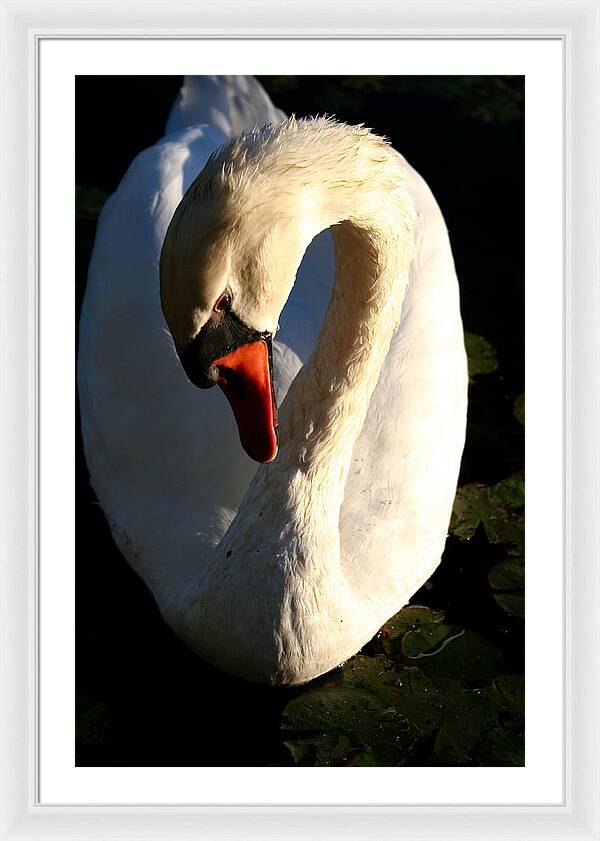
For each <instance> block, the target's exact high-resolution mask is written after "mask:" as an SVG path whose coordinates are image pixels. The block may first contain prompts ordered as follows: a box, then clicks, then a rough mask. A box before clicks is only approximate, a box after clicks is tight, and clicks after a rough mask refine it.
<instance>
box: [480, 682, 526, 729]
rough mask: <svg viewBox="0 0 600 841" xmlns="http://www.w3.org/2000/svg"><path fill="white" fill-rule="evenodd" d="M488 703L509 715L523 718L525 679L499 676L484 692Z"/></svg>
mask: <svg viewBox="0 0 600 841" xmlns="http://www.w3.org/2000/svg"><path fill="white" fill-rule="evenodd" d="M485 692H486V695H487V697H488V699H489V700H490V702H491V703H492V704H493V705H494V706H496V707H498V708H499V709H501V710H503V711H505V712H507V713H509V714H510V715H512V716H514V717H516V718H518V719H523V718H524V716H525V679H524V677H523V675H499V676H498V677H497V678H495V679H494V680H493V681H492V683H491V685H490V686H489V687H487V688H486V690H485Z"/></svg>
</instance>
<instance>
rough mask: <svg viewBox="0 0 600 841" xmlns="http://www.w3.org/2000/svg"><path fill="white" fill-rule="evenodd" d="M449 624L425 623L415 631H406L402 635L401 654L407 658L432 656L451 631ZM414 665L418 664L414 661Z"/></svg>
mask: <svg viewBox="0 0 600 841" xmlns="http://www.w3.org/2000/svg"><path fill="white" fill-rule="evenodd" d="M453 631H455V629H454V628H452V627H451V626H450V625H443V624H438V625H426V626H425V627H423V628H421V629H419V630H416V631H407V633H406V634H405V635H404V636H403V637H402V649H401V650H402V654H403V655H404V656H405V657H406V658H408V659H409V660H419V659H421V658H422V657H433V656H434V655H435V653H436V652H437V651H439V650H440V643H442V642H443V641H444V640H445V639H446V638H447V637H449V636H450V635H451V634H452V632H453ZM414 665H416V666H417V665H419V664H418V663H415V664H414Z"/></svg>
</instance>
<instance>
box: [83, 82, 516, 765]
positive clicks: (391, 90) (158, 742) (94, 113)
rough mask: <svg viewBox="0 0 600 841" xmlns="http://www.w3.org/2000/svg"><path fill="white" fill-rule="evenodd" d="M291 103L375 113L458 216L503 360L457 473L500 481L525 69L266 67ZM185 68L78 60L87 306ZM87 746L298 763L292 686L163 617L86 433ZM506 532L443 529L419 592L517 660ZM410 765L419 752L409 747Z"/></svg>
mask: <svg viewBox="0 0 600 841" xmlns="http://www.w3.org/2000/svg"><path fill="white" fill-rule="evenodd" d="M259 78H260V81H261V82H262V83H263V85H264V86H265V88H266V89H267V91H268V93H269V94H270V95H271V98H272V99H273V101H274V103H275V105H277V106H278V107H280V108H282V109H283V110H284V111H286V112H288V113H295V114H296V115H297V116H305V115H310V114H317V113H319V114H323V113H328V114H332V115H335V116H336V117H338V118H339V119H341V120H344V121H346V122H364V123H365V124H367V125H368V126H370V127H372V128H373V129H375V130H376V131H377V132H378V133H381V134H384V135H386V136H387V137H389V138H390V140H391V141H392V144H393V145H394V146H395V147H396V148H397V149H398V150H399V151H400V152H402V154H403V155H404V156H405V157H406V158H407V160H408V161H409V162H410V163H411V164H412V165H413V166H414V167H415V169H417V170H418V171H419V172H420V174H421V175H422V176H423V177H424V178H425V180H426V181H427V182H428V184H429V186H430V187H431V189H432V191H433V193H434V195H435V196H436V198H437V201H438V203H439V205H440V207H441V209H442V212H443V214H444V217H445V219H446V223H447V225H448V228H449V232H450V238H451V242H452V247H453V252H454V257H455V261H456V267H457V273H458V277H459V280H460V286H461V307H462V314H463V321H464V324H465V329H466V330H468V331H471V332H474V333H476V334H479V335H481V336H484V337H485V338H486V339H487V340H489V341H490V342H491V344H492V345H493V346H494V347H495V348H496V351H497V353H498V357H499V360H500V367H499V369H498V371H497V372H495V374H494V375H493V376H489V377H486V378H485V379H483V380H481V381H478V383H477V387H476V388H473V389H472V390H471V394H470V408H469V426H468V435H467V446H466V448H465V455H464V458H463V464H462V469H461V476H460V484H461V485H462V484H465V483H467V482H474V481H477V482H483V483H493V482H496V481H499V480H500V479H503V478H504V477H506V476H507V475H509V474H511V473H514V472H515V471H519V470H521V469H522V468H523V463H524V453H523V447H524V435H523V427H522V426H521V425H520V424H519V423H518V422H517V421H516V420H515V418H514V417H513V413H512V403H513V400H514V398H515V397H517V396H518V395H519V394H521V393H522V392H523V390H524V364H523V355H524V277H523V271H524V79H523V77H507V76H502V77H492V76H486V77H482V76H467V77H461V76H452V77H447V76H431V77H423V76H420V77H410V76H397V77H376V76H375V77H322V76H302V77H290V76H287V77H286V76H272V77H259ZM181 82H182V77H180V76H166V77H165V76H161V77H136V76H127V77H121V76H101V77H93V76H88V77H78V79H77V84H76V109H77V110H76V150H77V151H76V185H77V192H76V196H77V202H76V205H77V218H76V243H77V245H76V249H77V252H76V277H77V307H78V309H79V306H80V304H81V299H82V295H83V292H84V289H85V279H86V274H87V265H88V262H89V257H90V253H91V248H92V245H93V240H94V234H95V225H96V219H97V215H98V212H99V210H100V208H101V206H102V203H103V201H104V200H105V198H106V196H107V195H109V194H110V193H111V192H112V191H113V190H114V189H115V188H116V186H117V185H118V183H119V181H120V179H121V177H122V176H123V174H124V172H125V171H126V169H127V167H128V165H129V163H130V162H131V160H132V159H133V157H134V156H135V155H136V154H137V153H138V152H139V151H141V150H142V149H144V148H146V147H147V146H150V145H152V144H153V143H155V142H156V141H157V140H158V139H159V138H160V137H161V136H162V134H163V131H164V126H165V123H166V119H167V116H168V113H169V109H170V107H171V105H172V103H173V101H174V99H175V96H176V94H177V91H178V90H179V87H180V85H181ZM76 524H77V531H76V547H77V548H76V607H77V628H76V640H77V650H76V662H77V763H78V764H80V765H167V766H168V765H258V766H262V765H291V764H293V763H292V759H291V756H290V754H289V751H288V750H287V748H286V747H285V746H284V745H283V743H282V737H281V734H280V724H281V711H282V709H283V707H284V706H285V704H286V703H287V702H288V701H289V700H290V698H292V697H293V696H294V693H295V692H298V691H299V690H270V689H262V688H259V687H255V686H251V685H248V684H245V683H243V682H242V681H239V680H236V679H234V678H229V677H227V676H224V675H222V674H220V673H219V672H217V671H216V670H214V669H213V668H211V667H209V666H207V665H206V664H204V663H202V662H201V661H200V660H199V659H198V658H197V657H195V656H194V655H192V654H191V653H190V652H189V651H188V650H187V649H186V648H185V647H184V646H183V644H181V643H180V642H179V641H178V640H177V639H176V638H175V637H174V635H173V634H172V633H171V632H170V631H169V629H168V628H167V627H166V626H165V625H164V624H163V622H162V620H161V619H160V617H159V614H158V611H157V609H156V607H155V605H154V602H153V600H152V597H151V596H150V594H149V592H148V591H147V590H146V588H145V586H144V585H143V584H142V583H141V581H140V580H139V579H138V578H137V577H136V576H135V574H134V573H133V572H132V571H131V570H130V569H129V568H128V567H127V565H126V563H125V561H124V560H123V559H122V558H121V556H120V555H119V553H118V551H117V550H116V548H115V547H114V544H113V543H112V539H111V537H110V533H109V531H108V528H107V526H106V524H105V522H104V518H103V516H102V513H101V511H100V509H99V507H98V505H97V503H96V502H95V500H94V497H93V493H92V492H91V490H90V488H89V485H88V479H87V470H86V466H85V461H84V459H83V455H82V449H81V442H80V440H79V439H78V441H77V512H76ZM495 551H496V550H495V548H494V547H492V546H490V545H488V544H487V542H486V541H485V539H484V538H483V536H482V535H481V534H480V533H477V534H476V535H475V537H474V538H473V540H472V541H470V543H469V544H468V545H466V544H461V545H460V546H459V545H458V542H457V541H455V540H453V538H450V539H449V543H448V547H447V551H446V553H445V556H444V560H443V562H442V564H441V566H440V568H439V569H438V570H437V571H436V573H435V574H434V576H433V577H432V579H431V582H429V583H428V586H427V588H423V589H422V590H421V591H419V593H417V594H416V596H415V598H414V599H413V601H415V602H419V603H421V604H427V605H430V606H432V607H436V608H438V607H441V608H443V609H444V610H445V611H446V615H447V617H449V618H450V619H451V620H452V621H454V622H458V623H460V624H462V625H464V626H466V627H469V628H472V629H475V630H477V631H478V632H480V633H482V634H485V636H486V637H487V638H488V639H491V640H493V642H494V644H496V645H497V646H499V647H500V648H501V651H502V654H503V656H504V657H505V658H506V659H507V661H508V662H509V664H510V667H511V670H512V671H513V672H516V673H519V672H520V673H522V671H523V623H522V620H521V619H518V618H515V617H511V616H507V615H506V614H505V613H504V612H503V611H502V610H501V609H500V608H499V607H498V605H497V604H496V602H495V601H494V600H493V599H492V598H491V596H490V594H489V588H488V587H487V571H488V570H489V568H490V566H491V564H492V563H493V562H494V561H495V560H497V556H496V554H494V553H495ZM413 764H414V763H413Z"/></svg>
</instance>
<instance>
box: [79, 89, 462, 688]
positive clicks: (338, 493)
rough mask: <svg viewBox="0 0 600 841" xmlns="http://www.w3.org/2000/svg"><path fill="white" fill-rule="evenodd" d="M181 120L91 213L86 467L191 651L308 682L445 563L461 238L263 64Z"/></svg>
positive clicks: (396, 173) (412, 187) (363, 145)
mask: <svg viewBox="0 0 600 841" xmlns="http://www.w3.org/2000/svg"><path fill="white" fill-rule="evenodd" d="M214 90H216V91H217V92H218V97H216V101H217V104H216V105H215V106H214V107H213V105H214V103H215V96H212V95H211V91H212V93H213V94H214ZM211 96H212V98H211ZM244 97H247V98H249V99H250V100H252V105H247V106H243V102H244ZM207 102H208V103H209V105H210V107H209V108H208V109H207V105H206V104H207ZM210 103H212V105H211V104H210ZM240 103H242V104H240ZM207 114H211V115H212V119H213V123H212V125H210V124H206V122H205V121H206V119H207ZM265 118H266V119H265ZM203 120H204V124H202V123H203ZM244 121H245V122H244ZM168 129H169V130H168V132H167V134H166V135H165V137H164V138H162V139H161V140H160V141H159V142H158V143H157V144H155V145H154V146H153V147H152V148H150V149H148V150H145V151H144V152H142V153H141V154H140V155H139V156H138V157H137V158H136V159H135V160H134V162H133V163H132V164H131V166H130V168H129V170H128V171H127V173H126V175H125V177H124V178H123V180H122V182H121V184H120V185H119V187H118V189H117V191H116V193H115V194H113V196H111V197H110V198H109V200H108V201H107V203H106V205H105V207H104V209H103V211H102V214H101V217H100V219H99V223H98V230H97V236H96V241H95V245H94V251H93V254H92V258H91V262H90V268H89V275H88V285H87V289H86V294H85V299H84V303H83V308H82V314H81V322H80V349H79V357H78V386H79V399H80V409H81V424H82V434H83V440H84V449H85V455H86V460H87V464H88V469H89V474H90V481H91V483H92V486H93V488H94V491H95V494H96V496H97V498H98V500H99V503H100V505H101V507H102V509H103V511H104V514H105V516H106V518H107V520H108V522H109V525H110V527H111V530H112V534H113V537H114V540H115V542H116V544H117V546H118V547H119V549H120V550H121V552H122V554H123V555H124V556H125V558H126V559H127V561H128V562H129V564H130V565H131V566H132V567H133V569H134V570H135V571H136V572H137V573H138V574H139V575H140V576H141V577H142V578H143V580H144V581H145V583H146V584H147V586H148V587H149V589H150V591H151V592H152V594H153V596H154V598H155V600H156V602H157V604H158V607H159V609H160V611H161V613H162V615H163V617H164V619H165V620H166V622H167V623H168V624H169V625H170V626H171V627H172V629H173V630H174V631H175V632H176V634H178V635H179V637H180V638H181V639H182V640H183V641H184V642H185V643H186V644H187V645H188V646H190V647H191V648H192V649H193V650H194V651H195V652H197V653H198V654H199V655H200V656H201V657H202V658H204V659H205V660H207V661H209V662H211V663H213V664H214V665H216V666H218V667H219V668H220V669H222V670H224V671H226V672H229V673H231V674H234V675H237V676H239V677H242V678H245V679H247V680H250V681H255V682H262V683H267V684H271V685H282V684H285V685H293V684H302V683H305V682H307V681H309V680H311V679H313V678H315V677H317V676H318V675H321V674H323V673H325V672H327V671H328V670H330V669H331V668H333V667H335V666H337V665H339V664H340V663H341V662H343V661H344V660H346V659H347V658H348V657H350V656H351V655H353V654H354V653H356V652H357V651H358V650H359V649H360V648H361V647H362V646H363V645H364V644H365V643H366V642H367V641H368V640H369V639H371V638H372V636H373V635H374V634H375V633H376V632H377V631H378V630H379V628H380V627H381V626H382V625H383V624H384V623H385V622H386V621H387V620H388V619H389V618H390V616H392V615H393V614H394V613H396V612H397V611H398V610H399V609H400V608H401V607H402V606H403V605H404V604H405V603H406V602H407V601H408V600H409V598H410V597H411V596H412V595H413V593H414V592H416V590H417V589H418V588H419V587H420V586H422V584H423V583H424V582H425V581H426V580H427V579H428V578H429V576H430V575H431V574H432V572H433V570H434V569H435V568H436V566H437V565H438V563H439V561H440V558H441V554H442V551H443V548H444V544H445V539H446V535H447V529H448V523H449V518H450V513H451V508H452V502H453V498H454V494H455V490H456V483H457V477H458V470H459V466H460V459H461V454H462V449H463V445H464V435H465V424H466V405H467V366H466V356H465V350H464V340H463V330H462V323H461V317H460V308H459V294H458V282H457V278H456V273H455V268H454V263H453V258H452V253H451V248H450V243H449V238H448V233H447V230H446V226H445V223H444V220H443V217H442V214H441V212H440V210H439V208H438V206H437V204H436V202H435V199H434V197H433V195H432V193H431V191H430V190H429V188H428V187H427V185H426V183H425V182H424V180H423V179H422V178H421V177H420V176H419V175H418V174H417V173H416V172H415V171H414V170H413V169H412V168H411V167H410V166H409V164H408V163H407V162H406V161H405V159H404V158H403V157H402V156H401V155H400V154H399V153H398V152H396V151H395V150H394V149H393V148H392V147H391V146H390V144H389V143H388V142H387V141H386V140H384V139H382V138H381V137H379V136H377V135H376V134H375V133H373V132H372V131H370V130H369V129H367V128H365V127H363V126H350V125H346V124H343V123H340V122H338V121H336V120H334V119H332V118H327V117H315V118H307V119H295V118H294V117H291V118H285V117H284V115H283V114H282V113H281V112H278V111H277V110H276V109H275V108H274V107H273V106H272V104H271V102H270V100H269V99H268V97H267V95H266V93H265V92H264V91H263V90H262V88H260V87H259V86H258V83H257V82H255V80H252V81H251V82H250V81H249V80H248V79H247V78H246V77H200V78H198V77H195V78H191V79H190V78H187V77H186V80H185V83H184V87H183V89H182V92H181V94H180V97H179V98H178V101H177V102H176V103H175V106H174V108H173V110H172V112H171V115H170V117H169V124H168ZM307 248H308V251H307ZM305 252H306V254H305ZM303 255H305V257H304V261H303V262H302V258H303ZM301 263H302V265H301V266H300V264H301ZM299 266H300V270H299ZM213 385H218V386H220V387H219V388H211V386H213Z"/></svg>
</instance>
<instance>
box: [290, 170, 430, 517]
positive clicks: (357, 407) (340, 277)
mask: <svg viewBox="0 0 600 841" xmlns="http://www.w3.org/2000/svg"><path fill="white" fill-rule="evenodd" d="M386 187H387V184H386ZM364 192H365V194H366V195H365V196H364V201H362V202H361V198H363V196H362V195H361V191H360V190H359V189H356V187H354V189H352V190H351V193H352V198H353V199H354V202H355V209H354V210H353V211H351V212H349V213H347V218H344V219H343V221H339V222H336V223H335V224H333V225H332V226H331V232H332V236H333V240H334V246H335V258H336V277H335V284H334V288H333V292H332V297H331V301H330V304H329V308H328V311H327V314H326V317H325V321H324V324H323V328H322V330H321V333H320V336H319V339H318V342H317V346H316V349H315V351H314V353H313V355H312V356H311V358H310V360H309V361H308V363H307V364H306V365H305V367H304V368H303V369H302V371H301V372H300V373H299V375H298V377H297V378H296V381H295V382H294V383H293V385H292V388H291V389H290V393H289V394H288V398H287V399H286V401H285V402H284V404H283V406H282V411H281V417H280V438H281V450H282V456H284V458H287V459H288V460H291V461H292V462H296V463H298V464H300V465H302V466H303V468H304V469H305V470H306V471H307V472H309V473H310V474H311V478H312V484H313V491H316V492H318V490H319V489H321V490H322V492H323V493H325V494H327V495H331V494H332V493H333V494H336V493H337V494H338V495H340V494H342V493H343V487H344V483H345V480H346V476H347V472H348V469H349V466H350V462H351V457H352V449H353V446H354V442H355V440H356V438H357V437H358V435H359V433H360V431H361V429H362V426H363V423H364V420H365V416H366V413H367V409H368V406H369V401H370V398H371V395H372V393H373V391H374V389H375V386H376V384H377V380H378V378H379V375H380V372H381V368H382V366H383V363H384V360H385V358H386V356H387V353H388V351H389V347H390V342H391V340H392V337H393V335H394V332H395V330H396V327H397V326H398V324H399V321H400V316H401V311H402V304H403V300H404V293H405V290H406V287H407V284H408V278H409V274H410V266H411V262H412V258H413V253H414V231H415V224H416V216H415V212H414V207H413V204H412V201H411V200H410V198H409V196H408V193H407V192H406V190H405V189H404V187H403V184H402V181H401V180H400V176H398V180H397V181H396V182H395V184H394V187H393V189H392V190H390V189H385V187H381V188H380V190H379V194H378V191H377V185H375V188H374V187H373V185H369V188H368V189H365V190H364ZM342 198H348V197H347V196H345V197H342ZM343 210H346V208H343ZM340 503H341V497H340Z"/></svg>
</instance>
